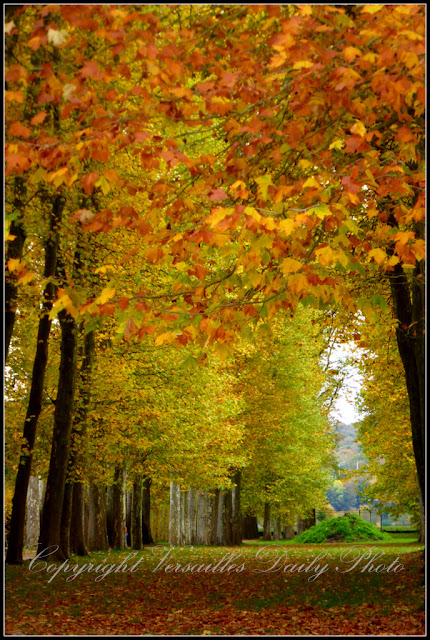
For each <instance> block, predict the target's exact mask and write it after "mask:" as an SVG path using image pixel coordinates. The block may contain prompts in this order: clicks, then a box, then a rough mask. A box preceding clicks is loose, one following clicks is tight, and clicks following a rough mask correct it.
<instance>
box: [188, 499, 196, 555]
mask: <svg viewBox="0 0 430 640" xmlns="http://www.w3.org/2000/svg"><path fill="white" fill-rule="evenodd" d="M188 517H189V534H188V535H189V538H188V539H189V541H190V544H196V543H197V496H196V490H195V489H194V488H193V487H190V490H189V492H188Z"/></svg>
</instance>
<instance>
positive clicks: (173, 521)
mask: <svg viewBox="0 0 430 640" xmlns="http://www.w3.org/2000/svg"><path fill="white" fill-rule="evenodd" d="M180 526H181V487H180V485H179V484H176V482H171V483H170V516H169V544H170V545H171V546H178V545H180V544H181V540H180Z"/></svg>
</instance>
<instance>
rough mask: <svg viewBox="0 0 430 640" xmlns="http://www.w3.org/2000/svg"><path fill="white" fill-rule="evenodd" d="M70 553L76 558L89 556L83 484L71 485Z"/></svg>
mask: <svg viewBox="0 0 430 640" xmlns="http://www.w3.org/2000/svg"><path fill="white" fill-rule="evenodd" d="M70 551H71V553H75V554H77V555H78V556H88V555H89V552H88V549H87V546H86V543H85V485H84V483H83V482H75V483H74V484H73V497H72V515H71V521H70Z"/></svg>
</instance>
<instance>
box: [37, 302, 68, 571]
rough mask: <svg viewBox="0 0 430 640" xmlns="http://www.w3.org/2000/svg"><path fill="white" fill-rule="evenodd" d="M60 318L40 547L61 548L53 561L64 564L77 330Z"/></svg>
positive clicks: (62, 312)
mask: <svg viewBox="0 0 430 640" xmlns="http://www.w3.org/2000/svg"><path fill="white" fill-rule="evenodd" d="M58 319H59V321H60V325H61V359H60V374H59V380H58V392H57V398H56V401H55V412H54V431H53V436H52V446H51V460H50V464H49V472H48V479H47V482H46V491H45V501H44V504H43V511H42V520H41V524H40V539H39V544H40V549H47V548H48V547H49V546H51V545H54V546H57V545H58V547H59V548H58V550H57V551H55V553H52V554H51V556H50V557H51V560H60V561H64V559H65V558H66V557H67V555H68V554H67V555H66V553H67V551H68V550H67V549H66V550H64V549H62V548H61V536H60V529H61V516H62V509H63V498H64V487H65V483H66V474H67V461H68V459H69V447H70V433H71V430H72V420H73V408H74V398H75V384H76V346H77V340H76V337H77V336H76V333H77V331H76V322H75V320H74V319H73V318H72V316H70V315H67V314H66V311H65V310H62V311H60V313H59V314H58Z"/></svg>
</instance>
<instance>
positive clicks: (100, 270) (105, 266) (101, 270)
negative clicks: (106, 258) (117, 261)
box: [94, 264, 115, 273]
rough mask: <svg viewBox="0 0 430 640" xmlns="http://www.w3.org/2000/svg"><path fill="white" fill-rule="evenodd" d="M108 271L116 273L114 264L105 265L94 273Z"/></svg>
mask: <svg viewBox="0 0 430 640" xmlns="http://www.w3.org/2000/svg"><path fill="white" fill-rule="evenodd" d="M107 271H115V267H114V265H113V264H105V265H103V267H98V268H97V269H96V270H95V271H94V273H106V272H107Z"/></svg>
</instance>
